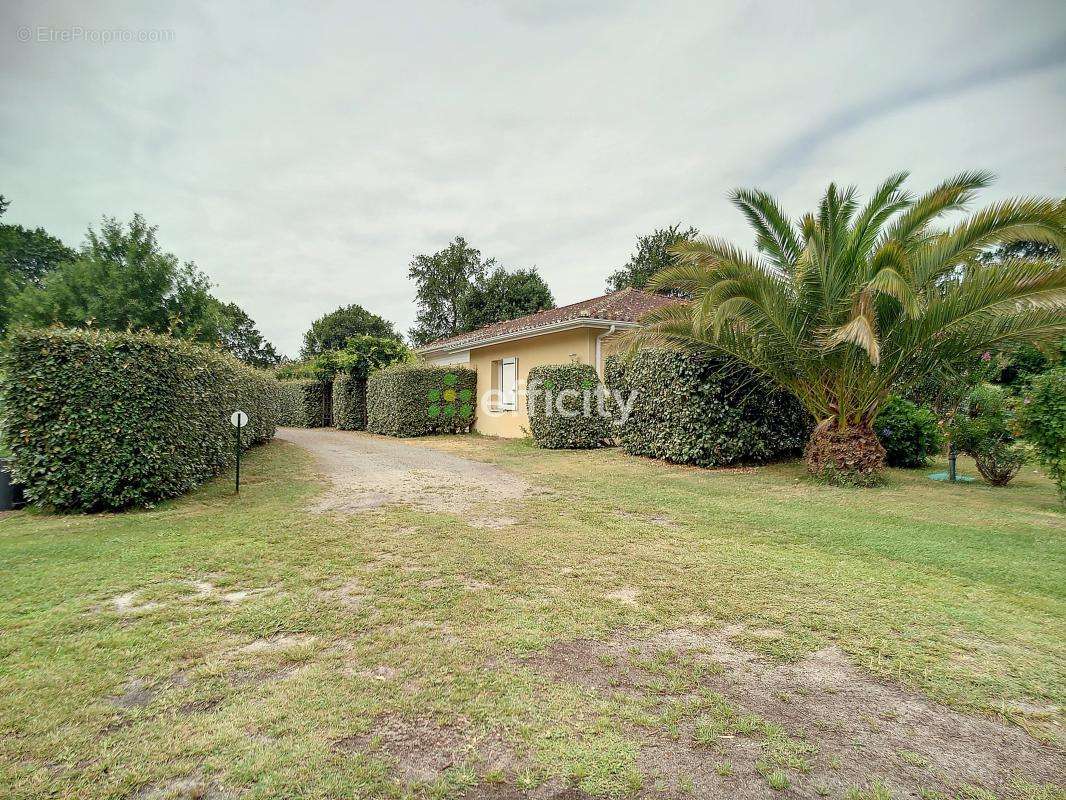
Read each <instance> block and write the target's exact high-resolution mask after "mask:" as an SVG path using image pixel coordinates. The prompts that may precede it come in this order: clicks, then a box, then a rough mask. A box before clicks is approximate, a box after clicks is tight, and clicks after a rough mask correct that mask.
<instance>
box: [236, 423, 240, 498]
mask: <svg viewBox="0 0 1066 800" xmlns="http://www.w3.org/2000/svg"><path fill="white" fill-rule="evenodd" d="M240 423H241V420H240V417H238V418H237V494H240V493H241V424H240Z"/></svg>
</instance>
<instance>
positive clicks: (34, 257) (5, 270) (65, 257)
mask: <svg viewBox="0 0 1066 800" xmlns="http://www.w3.org/2000/svg"><path fill="white" fill-rule="evenodd" d="M9 205H10V202H9V201H8V200H7V199H6V198H5V197H4V196H3V195H0V216H3V214H4V212H5V211H7V209H8V206H9ZM76 255H77V254H76V253H75V252H74V250H72V249H71V248H69V247H67V246H66V245H65V244H63V242H61V241H60V240H59V239H58V238H56V237H55V236H52V235H51V234H50V233H48V232H47V231H46V230H45V229H44V228H33V229H30V228H25V227H23V226H22V225H8V224H0V334H2V333H3V332H4V330H5V329H6V327H7V326H6V323H7V314H8V311H9V309H8V305H9V304H10V302H11V298H12V297H14V295H16V294H18V292H20V291H21V290H22V289H23V288H25V287H26V286H28V285H40V283H41V280H42V279H43V278H44V276H45V275H47V274H48V273H49V272H51V271H52V270H53V269H55V268H56V267H57V266H58V265H60V264H62V263H64V262H67V261H72V260H74V258H75V257H76Z"/></svg>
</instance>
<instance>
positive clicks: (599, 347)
mask: <svg viewBox="0 0 1066 800" xmlns="http://www.w3.org/2000/svg"><path fill="white" fill-rule="evenodd" d="M670 302H673V301H672V300H671V299H670V298H668V297H663V296H662V295H657V294H651V293H649V292H644V291H641V290H639V289H623V290H621V291H618V292H612V293H611V294H607V295H603V296H602V297H593V298H592V299H591V300H583V301H581V302H580V303H572V304H570V305H568V306H563V307H561V308H553V309H550V310H548V311H539V312H537V313H536V314H530V315H529V316H526V317H519V318H518V319H511V320H507V321H506V322H497V323H495V324H493V325H488V326H486V327H484V328H479V329H478V330H476V331H470V332H469V333H461V334H458V335H457V336H450V337H448V338H446V339H438V340H437V341H435V342H430V343H429V344H426V345H424V346H422V347H420V348H418V350H417V352H418V353H419V355H420V356H421V357H422V358H423V360H425V361H426V363H428V364H437V365H447V364H463V365H464V366H468V367H471V368H473V369H475V370H477V385H478V394H479V395H481V398H480V399H481V400H482V402H480V403H479V406H478V411H477V421H476V423H475V425H474V429H475V430H477V431H478V432H479V433H484V434H488V435H490V436H504V437H509V438H514V437H520V436H526V435H528V430H529V416H528V414H527V412H526V402H525V394H524V391H522V390H523V389H524V387H525V385H526V377H527V376H528V375H529V370H530V369H532V368H533V367H536V366H540V365H542V364H569V363H572V362H575V361H576V362H579V363H582V364H592V365H594V366H595V367H596V370H597V371H598V372H599V373H600V375H601V376H602V375H603V361H604V359H605V358H606V357H607V356H608V355H609V354H610V353H611V352H613V351H614V350H615V349H616V348H617V345H618V339H619V334H620V333H621V332H622V331H625V330H627V329H629V328H635V327H637V324H638V320H639V319H640V318H641V316H643V315H644V314H646V313H647V312H648V311H651V310H652V309H654V308H659V307H660V306H662V305H665V304H667V303H670Z"/></svg>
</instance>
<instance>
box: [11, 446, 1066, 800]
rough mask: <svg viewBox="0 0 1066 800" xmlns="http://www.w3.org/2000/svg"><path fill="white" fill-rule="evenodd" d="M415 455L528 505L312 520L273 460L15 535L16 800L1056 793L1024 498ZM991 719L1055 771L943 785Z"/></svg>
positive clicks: (1017, 485)
mask: <svg viewBox="0 0 1066 800" xmlns="http://www.w3.org/2000/svg"><path fill="white" fill-rule="evenodd" d="M426 445H427V446H430V447H435V448H439V449H444V450H447V451H449V452H451V453H454V454H457V455H466V456H468V457H471V458H478V459H483V460H491V461H494V462H496V463H498V464H500V465H501V466H503V467H505V468H507V469H510V470H513V471H515V472H517V473H520V474H521V475H523V476H525V477H526V478H527V479H528V480H529V481H530V482H531V483H533V484H535V485H536V486H537V487H540V489H539V491H536V492H534V493H532V494H531V495H530V496H528V497H527V498H526V499H524V500H520V501H508V507H507V508H506V509H499V508H496V509H495V513H497V514H500V513H505V514H507V515H509V516H511V517H514V518H515V519H516V524H513V525H509V526H505V527H501V528H499V529H484V528H475V527H471V526H470V525H468V524H467V523H466V521H464V518H459V517H457V516H454V515H451V514H444V513H426V512H419V511H414V510H410V509H405V508H398V507H388V508H383V509H377V510H374V511H370V512H367V513H362V514H355V515H351V516H330V515H321V514H313V513H309V512H308V511H306V510H305V509H306V508H307V506H308V505H309V504H310V503H311V501H312V498H313V496H314V495H315V493H316V492H318V491H319V489H320V484H319V482H318V481H317V479H316V478H315V475H314V471H313V469H312V466H311V462H310V458H309V456H308V455H307V454H306V453H304V452H303V451H301V450H299V449H297V448H296V447H294V446H292V445H288V444H285V443H281V442H275V443H272V444H270V445H268V446H266V447H263V448H259V449H257V450H256V451H254V452H252V453H251V454H249V456H248V457H247V459H246V461H245V462H244V468H243V469H242V476H243V477H244V479H245V483H244V485H243V487H242V491H241V494H240V496H239V497H234V496H233V495H232V488H231V484H230V482H229V479H226V480H218V481H216V482H214V483H212V484H210V485H209V486H207V487H205V488H204V489H202V490H201V491H199V492H197V493H195V494H194V495H192V496H190V497H187V498H184V499H182V500H180V501H176V502H172V503H167V504H164V505H161V506H160V507H158V508H155V509H152V510H149V511H141V512H135V513H129V514H123V515H98V516H53V515H47V514H39V513H32V512H28V513H27V512H20V513H17V514H11V515H7V516H2V517H0V575H2V576H3V579H2V581H0V726H2V733H3V735H2V736H0V787H4V788H0V795H2V796H5V797H13V798H39V797H64V798H66V797H76V798H126V797H141V798H145V797H196V796H208V797H210V796H218V797H228V796H241V797H248V798H266V797H309V798H334V797H403V796H405V792H408V793H413V794H415V795H418V796H423V795H424V796H431V797H461V796H463V794H464V792H467V791H469V792H470V794H469V795H468V796H470V797H475V796H476V797H486V798H487V797H500V798H503V797H512V796H518V795H517V794H509V792H518V791H524V790H530V791H532V790H535V789H536V788H537V787H541V789H542V790H543V791H544V792H547V790H548V788H549V787H569V788H568V789H567V791H570V792H571V794H569V795H566V796H573V797H578V796H584V795H585V794H586V793H587V794H591V795H616V794H626V793H643V794H644V795H645V796H660V795H667V794H670V795H682V796H683V795H685V794H693V795H695V796H711V795H710V794H709V790H706V789H701V788H700V787H701V786H709V785H712V784H713V785H720V786H721V787H724V788H722V789H721V791H722V792H723V794H722V795H721V796H726V797H748V796H765V794H775V793H780V795H783V796H791V794H792V793H796V796H805V797H813V796H817V795H822V794H824V795H825V796H832V797H841V798H848V800H860V799H861V798H887V797H889V796H890V795H889V793H888V792H889V791H891V790H892V786H893V783H894V782H896V783H901V784H906V785H908V786H917V787H920V788H919V790H920V791H924V792H925V795H924V796H926V797H930V798H932V797H956V796H958V797H965V798H970V800H988V798H992V797H1001V798H1005V797H1028V798H1061V797H1063V796H1064V795H1063V793H1062V791H1061V787H1059V788H1055V787H1054V786H1052V785H1050V783H1053V782H1054V780H1055V778H1054V773H1055V771H1056V769H1057V767H1056V765H1061V764H1062V763H1063V762H1062V757H1063V756H1062V753H1063V750H1062V740H1061V733H1060V732H1061V723H1062V712H1061V708H1062V706H1063V703H1064V694H1066V624H1064V620H1066V580H1064V576H1066V536H1064V532H1066V524H1064V523H1066V515H1064V514H1063V513H1062V511H1061V510H1060V509H1059V507H1058V505H1057V501H1056V497H1055V493H1054V490H1053V488H1052V486H1051V484H1050V483H1049V482H1048V481H1046V480H1044V479H1043V478H1041V477H1039V476H1037V475H1035V474H1033V473H1032V471H1031V470H1027V471H1025V472H1023V474H1022V475H1020V476H1019V478H1018V479H1017V480H1016V481H1015V482H1014V483H1013V484H1011V485H1010V486H1009V487H1007V488H1004V489H993V488H990V487H986V486H984V485H980V484H975V485H958V486H950V485H945V484H942V483H936V482H933V481H930V480H928V479H927V478H926V477H925V474H926V472H928V471H932V470H921V471H914V472H892V473H891V475H890V481H889V485H888V486H887V487H886V488H883V489H877V490H867V491H851V490H842V489H833V488H827V487H822V486H818V485H814V484H812V483H809V482H808V481H807V480H806V479H804V477H803V475H802V470H801V467H800V465H798V464H787V465H779V466H772V467H767V468H762V469H758V470H733V471H730V470H724V471H711V472H708V471H701V470H697V469H688V468H682V467H675V466H670V465H665V464H662V463H658V462H654V461H649V460H643V459H635V458H631V457H628V456H625V455H624V454H622V453H620V452H617V451H593V452H553V451H541V450H537V449H534V448H533V447H531V446H529V445H528V444H525V443H523V442H505V441H497V440H491V439H484V438H480V437H449V438H438V439H432V440H429V441H427V442H426ZM963 467H964V470H963V471H968V472H969V473H970V474H975V472H974V470H973V468H972V464H969V463H964V464H963ZM491 505H492V501H491V499H486V506H487V510H488V511H490V512H491V511H493V509H491V508H490V506H491ZM796 665H805V669H806V672H803V673H802V674H801V673H800V671H797V670H796ZM818 665H821V666H820V667H818ZM808 667H809V668H810V669H807V668H808ZM815 667H818V669H821V670H822V672H823V673H824V676H825V679H826V681H828V682H829V683H832V682H833V680H837V683H836V684H835V688H833V689H832V690H831V691H828V692H827V693H820V692H819V690H818V688H817V686H815V684H813V683H809V682H807V677H804V676H806V675H808V673H810V672H811V670H814V669H815ZM849 670H850V671H849ZM815 671H817V670H815ZM738 676H746V677H742V678H741V677H738ZM834 676H836V678H834ZM840 676H844V677H843V678H841V677H840ZM838 679H839V680H838ZM731 681H732V682H731ZM826 685H828V684H826ZM855 687H858V689H859V690H861V691H858V690H856V691H854V692H853V691H852V689H853V688H855ZM927 699H932V700H935V701H936V704H932V703H928V702H927ZM834 703H838V704H839V707H840V708H841V709H843V710H842V711H841V715H842V718H841V720H840V721H834V720H828V721H827V720H822V721H821V722H819V723H818V724H819V725H820V726H821V727H819V728H811V727H810V726H807V727H806V728H805V725H806V724H807V720H806V719H805V717H810V718H812V719H813V718H815V717H817V716H818V713H820V712H821V711H825V710H827V709H832V708H833V707H834ZM941 706H943V707H944V708H941ZM864 709H865V710H864ZM956 712H959V713H956ZM961 714H965V715H967V716H966V717H965V718H964V717H962V716H961ZM908 715H912V716H911V717H909V718H908ZM844 716H847V718H846V719H844ZM908 719H909V720H910V722H911V723H913V721H914V720H916V719H921V720H926V722H927V723H928V724H927V725H925V726H924V727H921V726H920V727H921V729H919V730H918V731H917V733H916V734H914V735H913V741H912V743H911V744H908V745H906V746H904V745H902V744H900V742H899V741H898V740H897V739H894V738H892V737H893V736H895V735H896V733H895V731H896V727H894V726H899V725H902V724H903V723H904V722H907V720H908ZM971 719H972V720H973V721H974V724H981V725H988V726H992V725H1002V726H1003V730H1005V731H1008V734H1007V735H1009V736H1013V737H1014V738H1011V739H1010V740H1009V742H1008V741H1007V740H1002V741H1000V740H996V742H993V743H992V744H991V745H990V747H991V748H992V750H996V749H997V748H999V749H1002V751H1003V752H1004V753H1007V755H1008V757H1009V756H1010V753H1011V752H1012V751H1011V750H1010V749H1009V748H1010V747H1030V748H1032V749H1033V752H1036V753H1039V754H1044V756H1045V757H1044V758H1043V759H1042V760H1039V759H1038V762H1034V763H1042V764H1043V765H1044V766H1043V769H1044V772H1043V774H1038V773H1040V769H1039V768H1036V769H1035V771H1034V768H1032V765H1031V764H1027V763H1024V762H1022V761H1019V762H1018V768H1017V773H1016V774H1015V775H1013V776H1012V779H1011V780H1010V781H1009V782H1006V783H1004V784H1003V785H1001V786H997V787H989V786H984V787H981V786H978V785H976V784H975V785H968V784H970V783H973V782H971V781H963V780H960V779H958V778H957V776H956V775H954V774H952V771H951V770H945V768H944V766H943V764H939V763H938V762H937V758H938V757H939V756H940V755H941V754H942V753H943V751H944V750H945V748H948V747H950V746H951V742H952V741H953V738H954V737H955V734H957V733H958V731H959V730H960V726H964V725H968V724H969V722H968V721H967V720H971ZM908 724H909V723H908ZM834 726H835V727H834ZM850 726H854V727H850ZM938 726H939V728H938ZM860 728H861V729H860ZM802 730H806V731H807V735H802V733H801V731H802ZM901 730H902V729H901ZM982 730H983V729H982ZM989 730H991V728H989ZM812 731H813V733H812ZM926 734H927V735H928V739H925V738H923V737H925V736H926ZM1023 740H1024V741H1023ZM990 741H992V740H991V739H990ZM1004 742H1006V743H1004ZM1011 743H1013V744H1011ZM1027 743H1031V744H1027ZM960 758H961V756H960ZM963 760H965V759H963ZM897 762H898V763H897ZM659 767H661V768H662V769H661V771H662V772H663V774H662V775H658V774H657V772H656V770H657V768H659ZM975 768H976V767H975ZM1049 771H1050V772H1051V774H1052V777H1051V778H1050V779H1049V778H1048V772H1049ZM1059 780H1060V782H1061V774H1060V778H1059ZM715 781H718V782H719V783H717V784H714V783H713V782H715ZM475 786H477V787H478V788H472V787H475ZM731 787H732V788H731ZM752 787H758V788H759V789H760V793H759V794H755V793H754V791H755V790H754V789H753V788H752ZM561 790H562V789H560V791H561ZM982 792H983V793H982ZM541 796H546V797H547V796H552V795H550V794H542V795H541ZM559 796H563V795H559ZM901 796H902V795H901Z"/></svg>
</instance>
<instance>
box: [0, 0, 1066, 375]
mask: <svg viewBox="0 0 1066 800" xmlns="http://www.w3.org/2000/svg"><path fill="white" fill-rule="evenodd" d="M288 5H289V6H290V7H289V9H288V10H281V9H280V8H279V6H280V4H276V3H261V4H258V5H256V4H249V3H240V4H238V3H222V2H217V1H216V2H206V3H192V2H182V3H165V4H164V3H142V2H138V3H129V4H111V3H93V2H84V0H82V1H80V2H70V3H51V2H32V3H25V4H20V3H17V2H15V3H13V2H11V0H3V1H2V4H0V20H2V25H0V28H2V30H0V38H2V44H0V193H3V194H4V195H6V196H7V197H8V198H9V199H10V200H11V201H12V206H11V209H10V210H9V211H8V214H7V215H6V216H5V221H9V222H18V223H22V224H25V225H31V226H38V225H40V226H43V227H44V228H46V229H47V230H49V231H50V232H51V233H53V234H55V235H58V236H59V237H61V238H62V239H64V240H65V241H66V242H67V243H69V244H78V243H80V242H81V241H82V239H83V237H84V232H85V229H86V227H87V226H88V225H90V224H95V223H96V222H98V220H99V218H100V216H101V215H102V214H107V215H113V216H117V217H119V218H128V217H129V216H131V215H132V214H133V213H134V212H136V211H139V212H141V213H143V214H144V215H145V216H146V217H147V218H148V220H149V221H150V222H151V223H153V224H156V225H158V226H159V236H160V240H161V241H162V243H163V244H164V246H165V247H166V248H167V249H168V250H170V251H172V252H174V253H175V254H177V255H178V256H179V257H180V258H181V259H183V260H192V261H195V262H196V263H197V265H198V266H199V267H200V268H201V269H202V270H204V271H205V272H206V273H207V274H208V275H210V277H211V279H212V280H213V281H214V282H215V284H216V293H217V294H218V295H219V297H221V298H223V299H225V300H234V301H236V302H237V303H239V304H240V305H241V306H243V307H244V308H245V309H246V310H247V311H248V313H249V314H251V315H252V317H253V318H254V319H255V320H256V321H257V322H258V324H259V326H260V329H261V330H262V331H263V332H264V333H265V334H266V335H267V337H268V338H269V339H271V340H272V341H274V342H275V343H276V344H277V345H278V346H279V347H280V348H281V349H282V350H283V351H284V352H286V353H289V354H295V353H296V351H297V350H298V349H299V344H300V340H301V336H302V333H303V331H304V330H306V328H307V327H308V324H309V323H310V322H311V320H312V319H314V318H316V317H318V316H320V315H322V314H323V313H326V312H328V311H330V310H332V309H334V308H336V307H337V306H339V305H346V304H348V303H353V302H354V303H361V304H362V305H364V306H366V307H367V308H369V309H370V310H372V311H375V312H377V313H379V314H382V315H383V316H385V317H386V318H388V319H390V320H392V321H393V322H395V323H397V325H398V326H399V327H400V329H401V330H406V329H407V328H408V327H409V326H410V324H411V323H412V321H413V319H414V305H413V291H412V286H411V284H410V282H409V281H408V279H407V265H408V262H409V261H410V258H411V256H412V255H414V254H416V253H427V252H433V251H436V250H439V249H441V248H442V247H444V246H445V245H447V243H448V241H449V240H450V239H451V238H452V237H454V236H455V235H456V234H462V235H464V236H465V237H466V238H467V240H468V241H470V242H471V243H472V244H474V245H475V246H476V247H478V248H480V249H481V251H482V252H483V254H485V255H486V256H495V257H496V258H498V259H499V261H500V262H501V263H502V264H504V265H506V266H508V267H529V266H536V267H538V268H539V270H540V272H541V274H542V275H543V276H544V277H545V279H546V280H547V281H548V284H549V285H550V286H551V288H552V291H553V292H554V294H555V298H556V300H557V301H558V302H559V303H560V304H563V303H567V302H573V301H576V300H581V299H584V298H587V297H591V296H594V295H597V294H601V293H602V292H603V290H604V283H605V278H606V276H607V274H608V273H609V272H611V271H612V270H613V269H615V268H617V267H618V266H619V265H621V264H622V263H624V262H625V260H626V258H627V257H628V255H629V254H630V252H631V251H632V250H633V247H634V240H635V238H636V236H637V235H638V234H640V233H643V232H649V231H650V230H652V229H653V228H655V227H659V226H665V225H669V224H670V223H672V222H677V221H680V222H683V223H685V224H692V225H695V226H697V227H699V228H700V229H701V230H702V231H703V232H705V233H713V234H718V235H724V236H728V237H731V238H736V239H739V240H741V241H743V243H744V244H748V243H749V242H750V236H749V235H748V233H747V231H746V229H745V227H744V224H743V221H742V219H741V218H740V216H739V214H738V213H737V212H736V211H734V210H733V209H732V208H731V206H730V205H729V204H728V203H727V202H726V200H725V196H726V193H727V192H728V191H729V190H730V189H731V188H734V187H737V186H758V187H760V188H763V189H766V190H768V191H770V192H772V193H774V194H776V195H778V196H779V197H780V198H781V199H782V200H783V202H784V203H785V204H786V208H788V209H789V210H790V211H791V212H793V213H795V214H799V213H800V212H802V211H805V210H806V209H807V208H808V206H810V204H811V203H812V202H813V201H814V200H815V198H816V197H817V195H818V194H819V192H820V191H822V190H823V189H824V187H825V185H826V184H827V183H828V182H829V181H830V180H836V181H838V182H841V183H856V184H858V185H860V186H861V187H864V188H869V187H871V186H872V185H873V184H874V183H875V182H877V181H878V180H880V179H882V178H883V177H885V176H886V175H887V174H889V173H890V172H893V171H896V170H899V169H908V170H910V171H911V172H912V174H913V177H912V184H911V185H912V186H913V187H915V188H921V187H925V186H927V185H929V184H931V183H932V182H934V181H937V180H939V179H941V178H943V177H945V176H947V175H948V174H950V173H953V172H956V171H959V170H963V169H972V168H984V169H991V170H993V171H994V172H995V173H997V174H998V175H999V181H998V183H997V184H996V186H995V187H994V189H993V190H992V191H990V192H989V193H988V194H987V195H986V199H988V200H992V199H996V198H998V197H1003V196H1009V195H1015V194H1023V193H1024V194H1037V195H1055V196H1062V195H1064V194H1066V135H1064V131H1066V3H1064V2H1061V0H1058V1H1049V2H1039V1H1037V0H1034V1H1032V2H1003V3H990V2H980V1H979V0H968V1H967V2H939V1H938V0H933V1H932V2H931V1H930V0H922V2H900V1H899V0H893V1H892V2H884V3H877V4H876V5H875V4H862V3H854V2H841V3H810V4H809V3H791V2H772V3H771V2H766V3H727V2H710V1H709V0H700V1H698V2H692V3H672V2H646V3H638V2H613V3H611V2H589V1H588V0H539V1H534V2H518V1H517V0H516V1H515V2H499V3H497V2H488V1H487V0H486V1H485V2H444V0H437V1H436V2H425V3H395V2H393V3H383V2H380V3H379V2H375V3H363V4H354V3H325V2H323V3H313V4H312V3H301V4H296V3H290V4H288ZM864 5H868V8H866V9H865V10H864V9H863V6H864ZM297 6H299V7H297ZM26 26H28V27H26ZM79 29H80V30H81V33H79V32H78V31H79ZM115 29H120V30H125V31H127V32H130V33H131V34H132V35H134V36H138V37H140V36H143V37H144V38H146V39H149V40H150V41H143V42H142V41H136V42H134V41H111V42H107V41H103V39H104V38H106V37H107V36H108V35H109V34H108V33H107V32H109V31H112V30H115ZM65 35H69V36H73V37H80V38H81V40H79V41H67V42H64V41H60V40H59V39H61V38H62V37H63V36H65ZM110 35H111V36H112V38H114V35H113V34H110ZM26 38H28V39H29V41H23V39H26ZM90 38H91V39H94V41H86V39H90ZM153 39H154V40H155V41H151V40H153Z"/></svg>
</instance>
